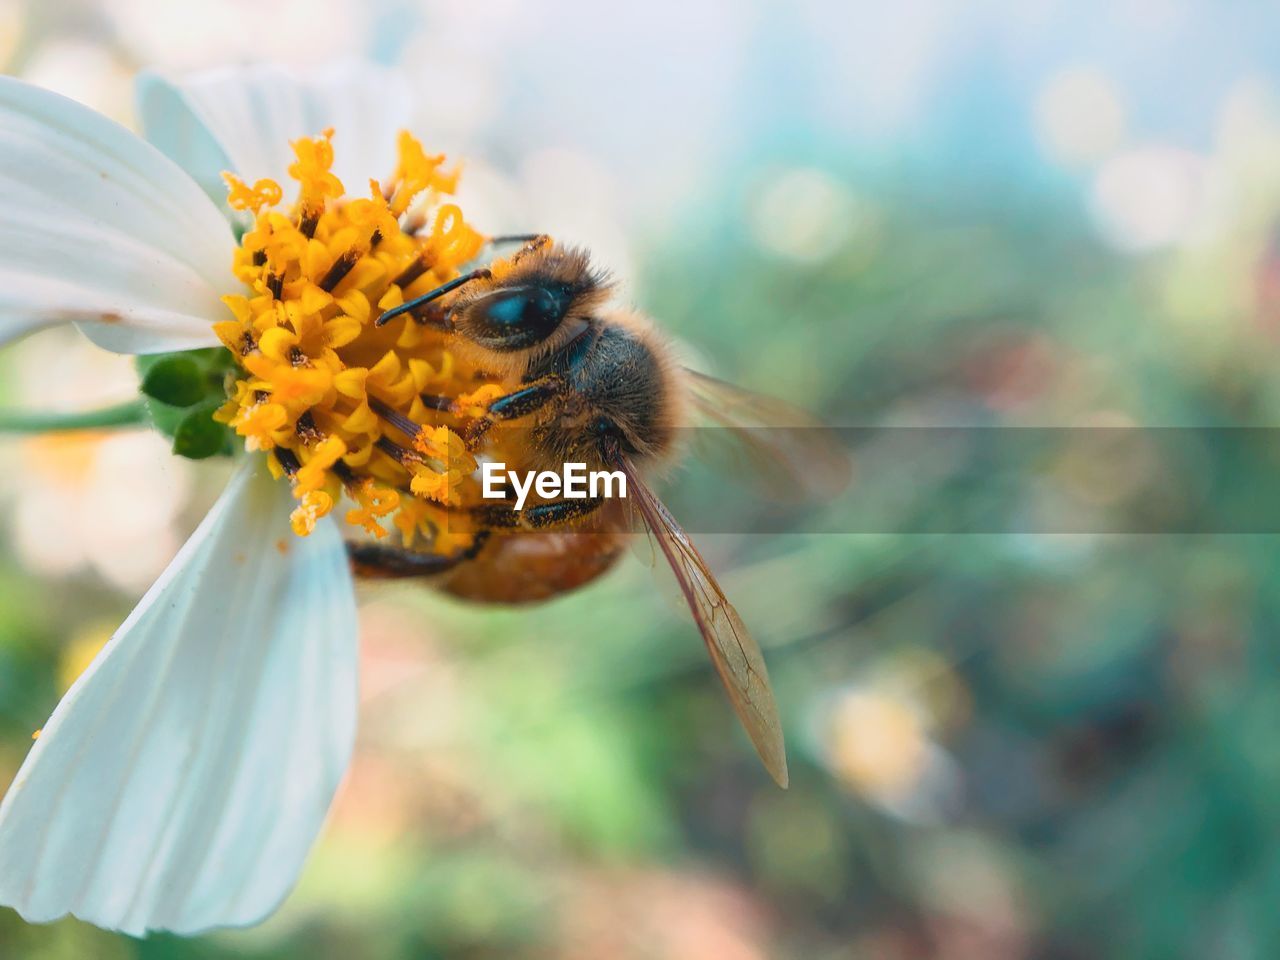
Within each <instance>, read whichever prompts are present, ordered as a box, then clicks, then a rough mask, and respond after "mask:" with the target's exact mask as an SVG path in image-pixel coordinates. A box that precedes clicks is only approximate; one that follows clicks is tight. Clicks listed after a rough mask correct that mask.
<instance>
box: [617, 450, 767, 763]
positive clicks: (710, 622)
mask: <svg viewBox="0 0 1280 960" xmlns="http://www.w3.org/2000/svg"><path fill="white" fill-rule="evenodd" d="M614 465H615V466H616V467H617V468H618V469H621V470H622V471H623V472H624V473H625V474H626V476H627V498H628V499H629V500H631V501H632V502H633V503H634V504H635V506H636V508H637V511H638V512H639V514H640V515H641V517H643V519H644V523H645V525H646V526H647V527H648V528H649V531H650V532H651V534H652V536H653V540H654V541H655V542H656V544H657V547H658V549H659V550H660V551H661V552H662V554H663V556H664V557H665V558H666V560H667V562H668V563H669V564H670V566H671V570H672V573H674V574H675V577H676V580H677V582H678V583H679V585H680V589H681V591H682V592H683V594H684V598H685V600H686V601H687V602H688V604H689V609H690V611H691V612H692V613H693V619H694V622H695V623H696V624H697V625H698V630H699V631H700V632H701V634H702V639H703V641H704V642H705V643H706V645H707V652H708V653H710V654H711V662H712V663H713V664H714V665H715V668H716V672H717V673H718V674H719V675H720V680H721V682H723V683H724V687H725V690H726V691H727V692H728V694H729V700H730V702H731V703H732V704H733V709H734V711H735V712H736V713H737V714H738V719H739V720H741V721H742V725H743V727H744V728H745V729H746V731H747V736H749V737H750V738H751V742H752V743H753V744H754V745H755V748H756V752H758V753H759V754H760V759H761V760H762V761H763V762H764V765H765V769H767V770H768V771H769V774H770V775H771V776H772V777H773V779H774V780H776V781H777V782H778V784H779V785H780V786H783V787H785V786H786V785H787V779H788V778H787V755H786V746H785V744H784V742H783V738H782V722H781V721H780V720H779V719H778V705H777V704H776V703H775V702H774V699H773V690H772V688H771V687H770V686H769V671H768V670H767V669H766V667H765V663H764V656H763V655H762V654H761V652H760V647H759V645H757V644H756V641H755V640H754V639H753V638H752V636H751V634H750V633H749V632H748V631H747V627H746V625H745V624H744V623H743V622H742V618H741V617H739V616H738V611H736V610H734V609H733V605H732V604H731V603H729V600H728V598H726V597H725V595H724V591H722V590H721V589H720V584H718V583H717V582H716V579H715V576H714V575H713V574H712V573H711V571H710V570H708V569H707V564H706V561H704V560H703V559H702V555H701V554H700V553H698V548H697V547H695V546H694V545H693V544H692V543H691V542H690V541H689V538H688V536H687V535H686V534H685V532H684V530H683V529H681V527H680V525H679V524H678V523H676V521H675V518H674V517H672V516H671V514H670V513H669V512H668V511H667V508H666V507H665V506H664V505H663V504H662V501H661V500H659V499H658V498H657V496H656V495H655V494H654V493H653V491H651V490H650V489H649V488H648V487H647V486H646V485H645V483H644V481H643V480H642V479H641V478H640V475H639V473H638V472H637V471H636V469H635V468H634V467H633V466H632V464H631V463H630V461H628V460H627V459H626V457H624V456H621V455H618V456H617V457H616V458H615V459H614Z"/></svg>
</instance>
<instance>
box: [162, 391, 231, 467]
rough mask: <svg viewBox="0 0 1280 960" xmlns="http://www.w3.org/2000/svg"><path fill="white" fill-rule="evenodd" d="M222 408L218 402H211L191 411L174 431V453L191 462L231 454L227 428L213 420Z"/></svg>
mask: <svg viewBox="0 0 1280 960" xmlns="http://www.w3.org/2000/svg"><path fill="white" fill-rule="evenodd" d="M220 406H221V403H219V402H218V401H217V400H209V401H206V402H205V403H202V404H200V405H199V406H198V407H194V408H193V409H191V410H189V411H188V412H187V414H186V416H184V417H183V418H182V419H181V420H180V421H179V422H178V426H177V428H176V429H175V430H174V431H173V452H174V453H176V454H177V455H178V456H180V457H187V458H188V459H190V460H203V459H205V458H206V457H214V456H217V455H218V454H220V453H227V452H229V444H228V440H229V435H228V433H227V428H226V427H224V426H223V425H222V424H220V423H218V422H217V421H215V420H214V419H213V412H214V411H215V410H217V409H218V407H220Z"/></svg>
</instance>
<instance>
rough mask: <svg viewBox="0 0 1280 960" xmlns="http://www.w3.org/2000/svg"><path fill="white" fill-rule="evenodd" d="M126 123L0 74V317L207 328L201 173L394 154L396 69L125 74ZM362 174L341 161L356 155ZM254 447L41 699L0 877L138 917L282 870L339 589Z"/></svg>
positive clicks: (176, 920) (150, 926) (247, 890)
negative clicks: (58, 693)
mask: <svg viewBox="0 0 1280 960" xmlns="http://www.w3.org/2000/svg"><path fill="white" fill-rule="evenodd" d="M139 107H140V116H141V119H142V125H143V128H144V130H145V131H146V133H147V136H148V138H149V139H150V141H151V142H150V143H148V142H146V141H144V140H142V139H140V138H138V137H137V136H135V135H134V134H132V133H130V132H129V131H127V130H125V129H124V128H122V127H120V126H118V125H117V124H115V123H113V122H112V121H110V120H107V119H106V118H104V117H102V116H100V115H98V114H96V113H94V112H93V111H91V110H89V109H87V108H85V107H83V106H80V105H79V104H77V103H75V102H73V101H70V100H67V99H64V98H63V97H60V96H58V95H56V94H52V93H49V92H48V91H45V90H41V89H39V88H36V87H33V86H30V85H27V84H24V83H21V82H19V81H17V80H14V79H11V78H0V343H3V342H6V341H10V340H13V339H15V338H17V337H19V336H21V335H23V334H25V333H28V332H30V331H32V330H34V329H37V328H41V327H46V326H50V325H53V324H61V323H68V322H74V323H76V324H78V325H79V326H80V328H81V329H82V330H83V331H84V333H85V334H86V335H87V336H89V337H90V338H91V339H92V340H93V341H94V342H96V343H98V344H99V345H101V346H104V347H106V348H108V349H111V350H114V351H117V352H128V353H153V352H164V351H172V350H181V349H186V348H192V347H204V346H214V345H217V344H218V342H219V341H218V339H217V337H215V336H214V334H213V332H212V330H211V324H213V323H214V322H216V321H220V320H226V319H227V317H228V313H227V308H226V307H225V306H224V304H223V303H222V302H221V297H222V296H223V295H224V294H228V293H235V292H238V291H241V290H243V285H242V284H241V282H240V281H239V280H237V279H236V278H235V276H234V275H233V273H232V261H233V254H234V253H235V251H236V248H237V240H236V238H235V235H234V234H233V231H232V229H231V227H230V225H229V219H228V218H229V217H230V216H232V214H231V211H230V210H228V209H227V208H226V207H225V205H224V198H225V195H226V188H225V186H224V184H223V183H222V180H221V178H220V176H219V175H220V173H221V171H223V170H232V171H235V172H238V173H240V174H242V175H243V176H245V177H248V178H257V177H276V178H278V179H280V180H283V175H284V171H285V168H286V166H287V164H288V163H289V162H290V160H291V159H292V155H291V154H290V152H289V144H288V141H289V140H290V139H292V138H297V137H302V136H306V135H311V134H315V133H317V132H318V131H319V130H320V129H323V128H325V127H330V126H332V127H336V128H338V129H340V130H341V131H342V136H343V151H341V152H340V158H339V159H340V161H342V162H345V163H346V167H345V168H339V169H338V170H337V172H338V173H339V174H340V175H342V174H343V173H344V169H345V170H346V171H348V173H347V175H349V176H352V178H353V179H354V180H355V182H357V183H362V182H367V178H368V177H370V176H377V175H379V174H381V173H384V172H387V171H388V170H389V169H390V168H391V167H392V166H393V164H394V146H395V134H396V131H397V130H398V129H399V128H400V127H401V126H402V125H403V124H404V121H405V120H406V119H407V110H408V98H407V96H406V94H405V91H404V89H403V87H402V86H401V85H400V84H399V82H398V80H397V79H396V77H395V76H394V75H392V74H389V73H387V72H386V71H382V70H377V69H375V68H372V67H362V66H346V67H342V68H338V69H335V70H331V71H330V72H328V73H326V74H323V75H315V76H310V77H299V76H295V75H290V74H286V73H284V72H282V71H280V70H278V69H275V68H271V67H251V68H246V69H236V70H230V69H229V70H220V71H214V72H209V73H205V74H202V75H198V76H195V77H191V78H188V79H185V80H182V81H171V80H166V79H164V78H162V77H159V76H155V75H146V76H144V77H143V78H142V79H141V81H140V84H139ZM362 178H363V179H362ZM296 505H297V504H296V503H295V501H294V499H293V498H292V497H291V496H290V492H289V488H288V485H286V484H282V483H277V482H275V481H273V479H272V478H271V476H270V475H269V472H268V469H267V466H266V461H265V458H264V457H261V456H251V457H248V458H246V459H245V461H244V462H243V463H242V465H241V466H240V468H239V470H238V471H237V472H236V474H235V476H234V478H233V479H232V481H231V483H230V484H229V485H228V487H227V489H226V491H225V493H223V495H222V497H221V498H220V499H219V501H218V502H217V504H216V505H215V506H214V508H213V509H212V510H211V511H210V513H209V515H208V516H207V517H206V518H205V520H204V522H203V523H201V524H200V526H199V528H198V529H197V530H196V532H195V533H194V534H193V535H192V537H191V539H190V540H189V541H188V542H187V544H186V545H185V546H184V547H183V548H182V549H181V551H180V552H179V553H178V555H177V557H176V558H175V559H174V560H173V562H172V563H171V564H170V565H169V567H168V569H167V570H165V572H164V573H163V574H162V575H161V576H160V578H159V579H158V580H157V582H156V583H155V584H154V585H153V586H152V588H151V589H150V590H149V591H148V592H147V594H146V596H144V597H143V599H142V600H141V602H140V603H139V604H138V606H137V608H136V609H135V610H134V611H133V613H132V614H131V615H130V616H129V618H128V620H127V621H126V622H125V623H124V625H123V626H122V627H121V628H120V629H119V630H118V631H117V632H116V634H115V635H114V636H113V637H112V638H111V640H110V641H109V642H108V643H107V645H106V647H105V648H104V649H103V650H102V652H101V654H100V655H99V656H98V657H97V658H96V659H95V660H94V662H93V663H92V665H91V666H90V667H89V668H88V670H86V671H85V673H84V674H83V675H82V676H81V677H80V678H79V679H78V680H77V681H76V683H75V684H74V685H73V686H72V688H71V689H70V690H69V691H68V693H67V695H66V696H65V697H64V698H63V700H62V701H61V703H59V704H58V706H57V709H56V710H55V711H54V713H53V716H52V717H51V718H50V720H49V722H48V723H47V724H46V725H45V727H44V728H43V731H42V733H41V735H40V737H39V739H38V740H37V741H36V744H35V746H34V747H33V748H32V750H31V753H30V755H29V756H28V757H27V759H26V762H25V763H24V764H23V766H22V769H21V770H20V771H19V772H18V774H17V777H16V778H15V780H14V782H13V785H12V787H11V788H10V789H9V791H8V793H7V795H6V796H5V797H4V800H3V804H0V903H3V904H6V905H9V906H13V907H15V908H16V909H17V910H18V911H19V912H20V913H21V914H22V916H23V917H25V918H26V919H27V920H30V921H35V922H44V921H49V920H53V919H55V918H57V917H61V916H63V915H65V914H68V913H70V914H73V915H75V916H77V917H80V918H81V919H84V920H87V921H89V922H91V923H95V924H97V925H99V926H102V927H107V928H110V929H116V930H121V931H124V932H126V933H130V934H134V935H141V934H143V933H145V932H146V931H149V930H169V931H174V932H177V933H183V934H191V933H195V932H198V931H202V930H206V929H209V928H212V927H220V926H239V925H248V924H253V923H256V922H258V921H260V920H261V919H262V918H264V917H265V916H267V915H268V914H269V913H270V912H271V911H272V910H274V909H275V907H276V906H277V905H278V904H279V903H280V902H281V900H282V899H283V898H284V897H285V896H286V895H287V894H288V892H289V891H290V889H291V888H292V887H293V885H294V883H295V881H296V879H297V877H298V874H299V872H300V870H301V868H302V864H303V861H304V860H305V858H306V855H307V852H308V850H309V849H310V847H311V845H312V843H313V841H314V839H315V837H316V834H317V832H318V831H319V829H320V826H321V824H322V822H323V820H324V818H325V814H326V811H327V810H328V808H329V804H330V801H331V799H332V797H333V794H334V791H335V789H336V788H337V786H338V783H339V781H340V780H341V779H342V776H343V773H344V771H345V769H346V767H347V764H348V760H349V758H350V754H351V750H352V744H353V740H354V734H355V724H356V635H357V624H356V608H355V599H354V590H353V586H352V581H351V574H350V571H349V567H348V563H347V558H346V554H345V551H344V547H343V543H342V539H341V536H340V535H339V532H338V528H337V525H336V524H335V523H334V522H333V521H332V520H330V519H329V518H327V517H325V518H322V519H321V520H320V522H319V523H317V525H316V527H315V529H314V531H313V532H312V533H311V535H310V536H307V537H294V536H293V535H292V534H291V531H290V513H291V511H292V510H293V509H294V507H295V506H296Z"/></svg>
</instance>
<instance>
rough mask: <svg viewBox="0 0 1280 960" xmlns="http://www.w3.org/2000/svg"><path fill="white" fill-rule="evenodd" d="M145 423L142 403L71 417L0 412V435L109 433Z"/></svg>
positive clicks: (51, 414) (122, 404)
mask: <svg viewBox="0 0 1280 960" xmlns="http://www.w3.org/2000/svg"><path fill="white" fill-rule="evenodd" d="M146 422H147V408H146V406H145V405H144V404H143V402H142V401H141V400H130V401H128V402H127V403H120V404H117V405H116V406H114V407H101V408H100V409H97V410H78V411H74V412H71V413H48V412H46V411H39V412H36V411H24V410H0V433H56V432H58V431H60V430H109V429H111V428H113V427H136V426H141V425H142V424H144V423H146Z"/></svg>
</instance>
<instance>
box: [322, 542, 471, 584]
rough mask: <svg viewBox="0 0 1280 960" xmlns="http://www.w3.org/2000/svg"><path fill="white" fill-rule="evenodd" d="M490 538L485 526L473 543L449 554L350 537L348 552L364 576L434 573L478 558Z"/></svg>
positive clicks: (353, 565) (357, 571)
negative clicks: (422, 551)
mask: <svg viewBox="0 0 1280 960" xmlns="http://www.w3.org/2000/svg"><path fill="white" fill-rule="evenodd" d="M488 539H489V531H487V530H481V531H480V532H479V533H477V534H476V536H475V539H474V540H473V541H472V542H471V546H469V547H467V548H466V549H465V550H459V551H458V552H457V553H451V554H447V555H442V554H438V553H419V552H418V551H416V550H406V549H404V548H402V547H393V546H391V545H390V544H385V543H367V542H359V543H358V542H356V541H353V540H348V541H347V556H348V557H349V558H350V559H351V565H352V567H354V568H355V571H356V573H358V574H360V575H361V576H363V577H376V578H398V577H426V576H430V575H431V574H433V573H443V572H444V571H446V570H452V569H453V568H454V567H456V566H457V565H458V564H460V563H463V562H464V561H466V560H471V559H474V557H475V556H476V554H478V553H479V552H480V550H481V548H482V547H483V546H484V545H485V541H487V540H488Z"/></svg>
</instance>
